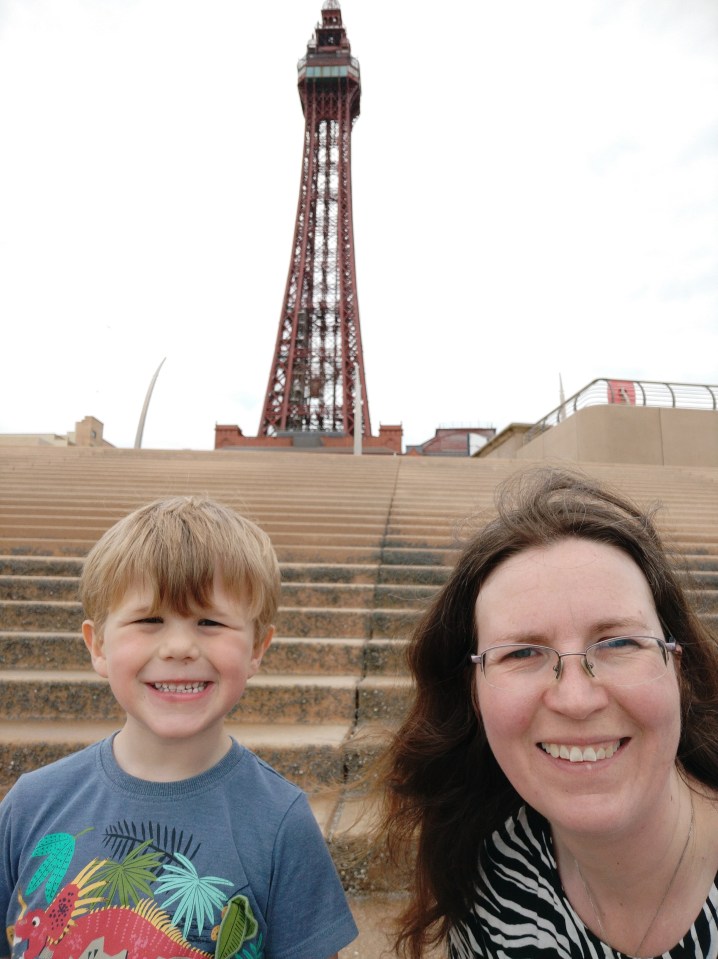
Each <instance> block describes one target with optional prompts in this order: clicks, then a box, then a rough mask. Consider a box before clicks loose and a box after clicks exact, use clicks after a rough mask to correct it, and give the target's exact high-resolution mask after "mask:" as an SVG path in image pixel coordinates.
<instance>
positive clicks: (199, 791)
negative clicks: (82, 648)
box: [0, 497, 356, 959]
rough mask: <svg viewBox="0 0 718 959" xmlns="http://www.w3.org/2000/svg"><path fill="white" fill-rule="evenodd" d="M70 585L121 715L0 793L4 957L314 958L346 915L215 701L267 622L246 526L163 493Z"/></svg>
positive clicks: (290, 815)
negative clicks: (111, 726)
mask: <svg viewBox="0 0 718 959" xmlns="http://www.w3.org/2000/svg"><path fill="white" fill-rule="evenodd" d="M80 595H81V599H82V603H83V606H84V609H85V613H86V615H87V616H88V619H86V620H85V622H84V623H83V625H82V631H83V636H84V639H85V643H86V645H87V647H88V649H89V651H90V655H91V657H92V664H93V666H94V668H95V670H96V671H97V672H98V673H99V674H100V676H104V677H106V678H107V679H108V680H109V683H110V686H111V688H112V692H113V694H114V696H115V697H116V699H117V701H118V702H119V703H120V705H121V706H122V708H123V709H124V711H125V713H126V716H127V718H126V721H125V723H124V725H123V727H122V729H121V730H120V731H119V732H118V733H116V734H115V735H114V736H112V737H110V738H109V739H107V740H104V741H102V742H99V743H96V744H95V745H93V746H89V747H88V748H86V749H84V750H82V751H81V752H79V753H76V754H74V755H72V756H69V757H67V758H65V759H62V760H60V761H59V762H56V763H53V764H51V765H49V766H46V767H44V768H43V769H39V770H36V771H35V772H32V773H29V774H27V775H25V776H22V777H21V778H20V779H19V780H18V782H17V783H16V785H15V786H14V787H13V788H12V789H11V790H10V792H9V793H8V794H7V796H6V798H5V800H4V801H3V802H2V804H0V918H2V920H4V922H5V925H6V926H7V928H8V941H9V948H8V946H7V945H6V944H5V942H4V937H0V940H2V941H0V956H8V955H12V956H13V957H15V959H20V957H21V956H24V959H38V957H42V959H105V957H107V959H110V957H111V959H159V957H163V959H179V957H188V959H205V957H208V956H215V957H216V959H230V957H233V956H237V957H239V959H327V957H329V956H332V955H333V954H335V953H336V952H337V950H338V949H340V948H342V947H343V946H346V945H347V944H348V943H349V942H351V941H352V939H354V938H355V936H356V926H355V925H354V921H353V919H352V917H351V914H350V912H349V910H348V907H347V904H346V900H345V898H344V893H343V890H342V888H341V885H340V883H339V880H338V877H337V874H336V871H335V869H334V866H333V864H332V861H331V859H330V857H329V854H328V852H327V848H326V845H325V842H324V839H323V837H322V835H321V833H320V831H319V829H318V827H317V824H316V822H315V820H314V818H313V816H312V813H311V811H310V809H309V805H308V803H307V800H306V798H305V796H304V794H303V793H302V792H301V791H300V790H299V789H298V788H297V787H296V786H294V785H292V784H291V783H289V782H287V780H285V779H283V778H282V776H280V775H279V774H278V773H276V772H275V771H274V770H273V769H271V767H269V766H267V765H266V763H264V762H262V761H261V760H260V759H258V758H257V757H256V756H254V755H253V753H251V752H249V750H247V749H245V748H244V747H242V746H240V745H239V744H238V743H237V742H236V741H234V740H232V739H231V738H230V736H229V735H228V733H227V731H226V729H225V717H226V716H227V714H228V713H229V712H230V711H231V710H232V709H233V708H234V707H235V706H236V704H237V703H238V701H239V699H240V697H241V696H242V693H243V692H244V687H245V683H246V681H247V680H248V679H249V678H250V676H253V675H254V674H255V673H256V672H257V670H258V669H259V665H260V663H261V660H262V656H263V654H264V653H265V651H266V649H267V647H268V646H269V643H270V641H271V638H272V634H273V631H274V627H273V626H272V621H273V619H274V616H275V613H276V609H277V601H278V595H279V567H278V564H277V559H276V556H275V554H274V550H273V549H272V546H271V543H270V541H269V538H268V537H267V536H266V534H265V533H263V532H262V530H260V529H259V527H257V526H255V525H254V524H253V523H251V522H249V521H248V520H246V519H244V518H242V517H241V516H239V515H237V514H236V513H234V512H233V511H231V510H229V509H226V508H225V507H223V506H220V505H218V504H217V503H214V502H212V501H211V500H207V499H201V498H195V497H187V498H185V497H178V498H176V499H169V500H165V501H159V502H155V503H151V504H150V505H149V506H145V507H143V508H141V509H138V510H137V511H136V512H134V513H132V514H130V515H129V516H127V517H125V519H123V520H120V522H119V523H117V524H116V525H115V526H113V527H112V528H111V529H110V530H108V531H107V533H105V535H104V536H103V537H102V538H101V539H100V541H99V542H98V543H97V544H96V545H95V547H94V548H93V549H92V550H91V552H90V554H89V555H88V557H87V561H86V563H85V566H84V570H83V574H82V579H81V583H80Z"/></svg>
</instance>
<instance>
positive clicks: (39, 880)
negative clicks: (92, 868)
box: [25, 829, 88, 902]
mask: <svg viewBox="0 0 718 959" xmlns="http://www.w3.org/2000/svg"><path fill="white" fill-rule="evenodd" d="M83 832H88V830H86V829H85V830H83ZM79 835H82V833H80V834H79ZM74 853H75V836H71V835H70V833H67V832H53V833H50V834H49V835H47V836H43V838H42V839H41V840H40V842H39V843H38V844H37V846H35V848H34V849H33V851H32V855H33V856H47V859H45V862H43V863H41V865H39V866H38V867H37V870H36V872H35V873H34V874H33V876H32V879H31V880H30V882H29V883H28V886H27V889H26V890H25V892H26V894H27V895H30V893H33V892H34V891H35V890H36V889H38V888H39V887H40V886H41V885H42V884H43V882H45V880H47V885H46V886H45V899H46V900H47V902H52V900H53V899H54V898H55V896H56V895H57V891H58V889H59V888H60V884H61V883H62V880H63V879H64V878H65V873H66V872H67V867H68V866H69V865H70V862H71V860H72V857H73V855H74Z"/></svg>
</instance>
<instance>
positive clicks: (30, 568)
mask: <svg viewBox="0 0 718 959" xmlns="http://www.w3.org/2000/svg"><path fill="white" fill-rule="evenodd" d="M83 562H84V559H83V557H81V556H73V557H70V556H67V557H62V556H27V555H24V556H0V577H6V576H28V577H31V576H48V577H68V578H70V579H73V580H74V581H75V582H76V581H77V580H78V579H79V576H80V573H81V572H82V564H83ZM280 566H281V573H282V582H284V583H374V582H376V581H377V577H378V575H379V571H380V566H379V564H378V563H376V562H373V563H282V564H280ZM7 598H9V597H7Z"/></svg>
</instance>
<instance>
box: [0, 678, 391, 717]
mask: <svg viewBox="0 0 718 959" xmlns="http://www.w3.org/2000/svg"><path fill="white" fill-rule="evenodd" d="M358 680H359V677H358V676H352V675H346V676H341V675H335V676H334V675H333V676H317V675H313V676H311V675H310V676H304V675H292V676H286V675H283V674H279V675H273V674H260V675H258V676H255V677H254V678H253V679H252V680H250V682H249V683H248V684H247V688H246V690H245V693H244V695H243V697H242V700H241V702H240V703H239V705H238V706H237V707H236V709H235V710H234V711H233V712H232V714H231V717H232V718H233V719H235V720H237V721H239V720H241V721H242V722H253V723H273V722H276V723H320V722H325V723H332V724H336V723H350V722H352V721H353V720H354V718H355V716H356V708H357V703H356V689H357V682H358ZM397 682H399V680H397ZM121 716H122V711H121V709H120V707H119V706H118V704H117V703H116V702H115V700H114V698H113V696H112V693H111V691H110V687H109V684H108V683H107V682H106V681H105V680H103V679H102V678H100V677H99V676H97V675H96V674H95V673H92V672H90V671H88V670H62V671H60V670H57V671H55V670H53V671H46V670H20V669H18V670H2V671H0V719H6V720H24V719H43V720H52V719H56V720H66V719H76V720H78V719H82V720H85V721H93V722H94V721H96V720H108V719H112V720H119V719H120V718H121Z"/></svg>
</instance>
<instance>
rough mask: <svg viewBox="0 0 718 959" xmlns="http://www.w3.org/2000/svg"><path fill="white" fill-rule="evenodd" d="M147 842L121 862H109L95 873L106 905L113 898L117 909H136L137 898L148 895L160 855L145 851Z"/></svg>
mask: <svg viewBox="0 0 718 959" xmlns="http://www.w3.org/2000/svg"><path fill="white" fill-rule="evenodd" d="M150 843H151V840H150V839H148V840H147V842H143V843H142V844H141V845H139V846H136V847H135V848H134V849H133V850H132V852H129V853H128V854H127V855H126V856H125V858H124V859H123V860H122V862H113V861H112V860H110V861H109V862H108V863H107V865H105V866H103V867H102V869H100V870H99V872H98V873H97V878H98V879H100V880H104V882H105V901H106V902H107V904H108V905H109V904H110V903H112V902H113V900H114V899H117V901H118V902H119V904H120V905H121V906H136V905H137V903H138V902H139V901H140V899H145V898H148V897H150V898H151V896H152V890H151V889H150V883H152V882H154V881H155V879H156V878H157V873H158V871H159V869H160V866H161V865H162V854H161V853H159V852H157V850H154V851H153V852H145V850H146V849H147V847H148V846H149V845H150Z"/></svg>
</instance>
